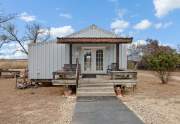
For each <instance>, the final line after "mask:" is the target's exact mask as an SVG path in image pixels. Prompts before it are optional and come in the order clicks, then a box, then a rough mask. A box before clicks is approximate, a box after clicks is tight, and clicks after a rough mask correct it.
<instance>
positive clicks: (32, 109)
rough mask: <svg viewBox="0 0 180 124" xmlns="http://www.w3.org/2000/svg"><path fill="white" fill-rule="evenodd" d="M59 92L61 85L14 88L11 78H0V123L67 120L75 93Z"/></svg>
mask: <svg viewBox="0 0 180 124" xmlns="http://www.w3.org/2000/svg"><path fill="white" fill-rule="evenodd" d="M61 95H62V88H61V87H39V88H31V89H25V90H17V89H15V80H14V79H0V123H1V124H56V123H58V124H69V123H70V121H71V118H72V112H73V109H74V106H75V97H70V98H65V97H62V96H61Z"/></svg>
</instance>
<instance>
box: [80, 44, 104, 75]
mask: <svg viewBox="0 0 180 124" xmlns="http://www.w3.org/2000/svg"><path fill="white" fill-rule="evenodd" d="M81 48H82V50H81V65H82V70H81V72H82V73H83V74H105V73H106V68H105V67H106V65H105V64H106V62H105V61H106V58H105V50H106V47H103V46H102V47H101V46H100V47H93V46H92V47H81ZM85 49H90V50H91V71H90V72H87V71H85V70H84V54H85V52H84V50H85ZM99 49H102V50H103V70H102V71H97V70H96V51H97V50H99Z"/></svg>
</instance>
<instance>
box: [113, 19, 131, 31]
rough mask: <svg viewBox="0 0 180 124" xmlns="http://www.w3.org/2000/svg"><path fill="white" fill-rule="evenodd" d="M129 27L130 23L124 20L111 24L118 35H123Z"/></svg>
mask: <svg viewBox="0 0 180 124" xmlns="http://www.w3.org/2000/svg"><path fill="white" fill-rule="evenodd" d="M128 27H129V22H127V21H124V20H118V19H117V20H115V21H113V22H112V23H111V29H112V30H113V31H114V32H115V33H116V34H118V33H122V32H123V31H124V30H125V29H126V28H128Z"/></svg>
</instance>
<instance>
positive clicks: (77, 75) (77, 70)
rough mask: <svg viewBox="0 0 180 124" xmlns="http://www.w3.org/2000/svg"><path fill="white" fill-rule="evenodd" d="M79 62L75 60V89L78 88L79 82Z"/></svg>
mask: <svg viewBox="0 0 180 124" xmlns="http://www.w3.org/2000/svg"><path fill="white" fill-rule="evenodd" d="M79 71H80V69H79V60H78V58H77V59H76V88H78V81H79Z"/></svg>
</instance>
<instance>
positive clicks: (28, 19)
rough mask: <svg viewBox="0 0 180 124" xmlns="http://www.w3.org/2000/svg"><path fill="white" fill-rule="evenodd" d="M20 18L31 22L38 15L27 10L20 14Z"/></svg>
mask: <svg viewBox="0 0 180 124" xmlns="http://www.w3.org/2000/svg"><path fill="white" fill-rule="evenodd" d="M19 18H20V19H21V20H23V21H25V22H31V21H35V20H36V16H34V15H29V14H28V13H27V12H23V13H21V14H20V15H19Z"/></svg>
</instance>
